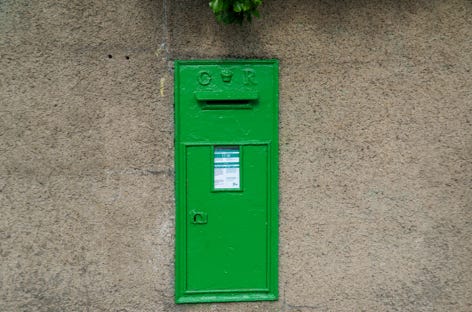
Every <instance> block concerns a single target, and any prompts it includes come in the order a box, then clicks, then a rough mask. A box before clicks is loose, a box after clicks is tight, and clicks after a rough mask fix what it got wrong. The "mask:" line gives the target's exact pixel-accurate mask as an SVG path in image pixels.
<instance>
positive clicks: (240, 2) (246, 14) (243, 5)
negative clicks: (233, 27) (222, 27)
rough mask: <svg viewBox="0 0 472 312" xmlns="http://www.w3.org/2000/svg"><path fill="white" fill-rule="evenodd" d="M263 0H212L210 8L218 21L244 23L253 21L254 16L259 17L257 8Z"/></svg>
mask: <svg viewBox="0 0 472 312" xmlns="http://www.w3.org/2000/svg"><path fill="white" fill-rule="evenodd" d="M261 4H262V0H210V3H209V5H210V8H211V10H212V11H213V13H214V14H215V17H216V20H217V21H218V22H223V23H225V24H233V23H236V24H240V25H241V24H242V23H243V22H244V20H247V21H248V22H251V20H252V17H253V16H255V17H259V11H258V10H257V8H258V7H259V6H260V5H261Z"/></svg>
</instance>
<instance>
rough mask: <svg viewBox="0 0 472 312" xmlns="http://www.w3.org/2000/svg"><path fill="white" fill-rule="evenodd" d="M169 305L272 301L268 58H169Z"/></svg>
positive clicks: (273, 139) (274, 87)
mask: <svg viewBox="0 0 472 312" xmlns="http://www.w3.org/2000/svg"><path fill="white" fill-rule="evenodd" d="M175 127H176V128H175V167H176V175H175V180H176V183H175V187H176V252H175V255H176V267H175V272H176V279H175V296H176V302H177V303H188V302H219V301H255V300H276V299H277V296H278V294H277V292H278V291H277V289H278V288H277V283H278V282H277V252H278V251H277V244H278V208H277V199H278V185H277V180H278V178H277V168H278V62H277V61H276V60H241V61H209V60H205V61H176V62H175Z"/></svg>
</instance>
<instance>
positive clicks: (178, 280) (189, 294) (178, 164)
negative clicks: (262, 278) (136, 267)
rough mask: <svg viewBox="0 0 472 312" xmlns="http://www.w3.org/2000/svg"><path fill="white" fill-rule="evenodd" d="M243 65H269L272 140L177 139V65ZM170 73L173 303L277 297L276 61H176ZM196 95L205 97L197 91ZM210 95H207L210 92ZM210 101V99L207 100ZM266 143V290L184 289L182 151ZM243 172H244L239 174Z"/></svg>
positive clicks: (178, 81) (184, 246)
mask: <svg viewBox="0 0 472 312" xmlns="http://www.w3.org/2000/svg"><path fill="white" fill-rule="evenodd" d="M214 64H216V65H218V64H221V65H228V64H229V65H246V64H254V65H257V64H265V65H272V66H273V79H272V86H271V89H272V92H273V99H274V101H275V103H274V112H273V114H274V116H272V118H273V121H274V122H273V127H272V129H271V131H272V134H273V138H274V140H272V141H270V142H265V143H263V142H260V141H254V142H250V141H246V140H241V141H240V142H237V141H231V142H228V141H221V142H211V143H209V142H191V143H190V142H182V141H181V140H180V129H181V124H180V122H181V121H180V120H179V118H178V116H180V112H179V109H180V105H179V103H180V102H179V101H180V94H179V91H178V90H179V89H180V85H179V83H180V81H181V79H180V77H179V75H180V67H181V66H185V65H214ZM174 65H175V75H174V107H175V112H174V121H175V192H176V195H175V203H176V221H175V222H176V223H175V224H176V226H175V236H176V245H175V260H176V262H175V302H176V303H204V302H237V301H262V300H277V299H278V60H274V59H270V60H177V61H175V63H174ZM197 96H203V97H204V96H205V94H199V95H197ZM210 96H211V95H210ZM246 97H247V99H248V101H252V100H254V97H255V95H254V94H252V93H250V94H248V95H246ZM210 100H211V99H210ZM261 144H267V146H268V153H269V157H268V167H269V171H268V172H269V174H270V177H269V180H270V182H269V188H270V189H269V197H270V198H269V214H270V218H271V220H270V228H269V229H268V231H269V238H268V240H269V244H268V245H269V246H270V251H269V257H268V258H269V259H268V261H269V268H270V273H269V276H268V279H269V282H268V286H269V288H268V289H254V290H253V291H252V290H248V289H246V291H235V292H226V291H225V292H221V293H219V292H218V291H213V292H212V293H211V294H208V293H200V292H198V291H197V292H195V291H188V290H186V289H185V281H186V276H185V274H186V267H185V265H186V262H185V261H186V258H185V254H186V227H187V225H186V218H187V211H186V207H185V206H184V205H185V203H186V190H185V187H182V185H183V182H184V181H185V180H186V163H185V161H186V160H185V152H184V151H185V150H186V149H187V148H188V147H190V146H207V145H212V146H216V145H241V146H244V145H261ZM242 174H244V173H242Z"/></svg>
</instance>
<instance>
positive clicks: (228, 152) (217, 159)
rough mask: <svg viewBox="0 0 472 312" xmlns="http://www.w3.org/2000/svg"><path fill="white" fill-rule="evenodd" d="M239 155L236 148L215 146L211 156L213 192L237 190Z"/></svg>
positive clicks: (238, 183)
mask: <svg viewBox="0 0 472 312" xmlns="http://www.w3.org/2000/svg"><path fill="white" fill-rule="evenodd" d="M239 160H240V153H239V147H238V146H236V147H235V146H216V147H215V149H214V155H213V168H214V170H213V172H214V174H213V187H214V189H215V190H239V189H240V185H241V181H240V175H241V172H240V161H239Z"/></svg>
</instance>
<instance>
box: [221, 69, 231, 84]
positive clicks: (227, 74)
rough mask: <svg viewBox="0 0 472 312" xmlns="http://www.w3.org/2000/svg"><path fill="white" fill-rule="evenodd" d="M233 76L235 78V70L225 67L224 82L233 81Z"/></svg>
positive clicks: (222, 74) (222, 73)
mask: <svg viewBox="0 0 472 312" xmlns="http://www.w3.org/2000/svg"><path fill="white" fill-rule="evenodd" d="M231 78H233V72H232V71H231V70H229V69H223V70H222V71H221V79H223V81H224V82H231Z"/></svg>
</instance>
